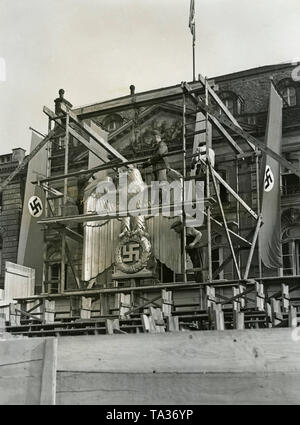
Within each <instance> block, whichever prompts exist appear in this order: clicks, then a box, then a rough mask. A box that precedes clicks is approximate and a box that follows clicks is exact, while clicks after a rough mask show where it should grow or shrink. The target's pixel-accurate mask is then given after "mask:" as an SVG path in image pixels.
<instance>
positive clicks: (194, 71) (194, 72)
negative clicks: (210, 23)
mask: <svg viewBox="0 0 300 425" xmlns="http://www.w3.org/2000/svg"><path fill="white" fill-rule="evenodd" d="M194 31H195V29H194ZM195 74H196V70H195V36H193V81H195V80H196V77H195Z"/></svg>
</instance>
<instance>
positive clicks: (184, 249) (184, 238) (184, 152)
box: [182, 93, 187, 282]
mask: <svg viewBox="0 0 300 425" xmlns="http://www.w3.org/2000/svg"><path fill="white" fill-rule="evenodd" d="M182 121H183V126H182V150H183V153H182V168H183V170H182V174H183V179H182V225H183V230H182V273H183V281H184V282H186V281H187V275H186V217H185V205H184V204H185V181H186V98H185V94H184V93H183V95H182Z"/></svg>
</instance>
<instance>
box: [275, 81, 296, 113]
mask: <svg viewBox="0 0 300 425" xmlns="http://www.w3.org/2000/svg"><path fill="white" fill-rule="evenodd" d="M278 89H279V91H280V93H281V94H282V97H283V98H284V100H285V104H284V105H283V106H284V107H287V106H296V105H297V104H298V103H299V99H300V88H299V83H297V82H296V81H293V80H292V79H291V78H284V79H283V80H281V81H279V83H278Z"/></svg>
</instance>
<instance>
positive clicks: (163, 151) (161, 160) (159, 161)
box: [142, 130, 169, 182]
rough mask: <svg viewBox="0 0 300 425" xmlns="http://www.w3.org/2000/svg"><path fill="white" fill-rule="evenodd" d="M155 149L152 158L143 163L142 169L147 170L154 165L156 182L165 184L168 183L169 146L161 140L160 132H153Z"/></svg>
mask: <svg viewBox="0 0 300 425" xmlns="http://www.w3.org/2000/svg"><path fill="white" fill-rule="evenodd" d="M152 134H153V136H154V143H155V149H154V152H153V155H152V158H150V159H148V160H147V161H146V162H144V163H143V165H142V167H143V168H146V167H149V166H151V165H152V170H153V173H154V180H156V181H159V182H163V181H167V170H168V169H169V161H168V157H167V156H165V155H167V154H168V146H167V144H166V143H165V142H163V141H162V139H161V134H160V132H159V131H158V130H153V133H152Z"/></svg>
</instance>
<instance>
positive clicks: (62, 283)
mask: <svg viewBox="0 0 300 425" xmlns="http://www.w3.org/2000/svg"><path fill="white" fill-rule="evenodd" d="M69 122H70V117H69V114H68V113H67V114H66V135H65V143H64V145H65V166H64V174H65V175H67V174H68V170H69ZM63 193H64V197H63V206H62V213H63V215H66V209H67V199H68V178H67V177H66V178H65V179H64V190H63ZM66 258H67V253H66V234H65V232H62V234H61V268H60V293H64V291H65V284H66Z"/></svg>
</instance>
